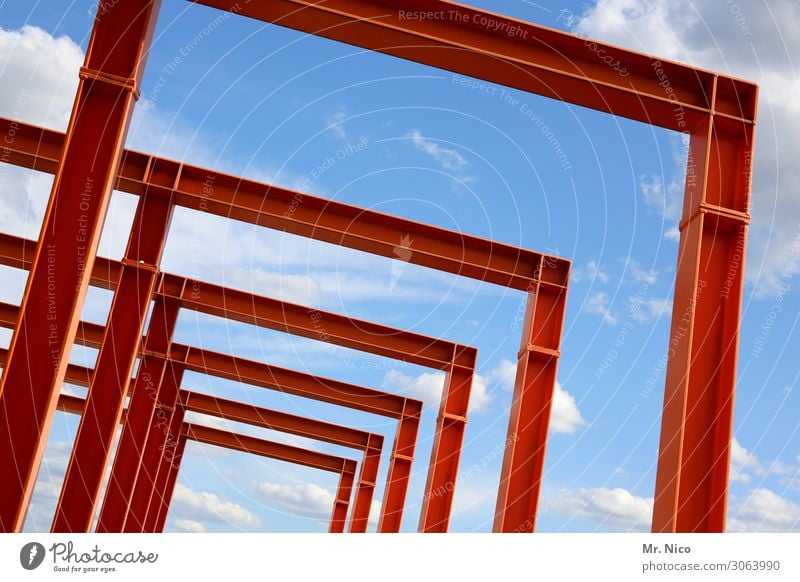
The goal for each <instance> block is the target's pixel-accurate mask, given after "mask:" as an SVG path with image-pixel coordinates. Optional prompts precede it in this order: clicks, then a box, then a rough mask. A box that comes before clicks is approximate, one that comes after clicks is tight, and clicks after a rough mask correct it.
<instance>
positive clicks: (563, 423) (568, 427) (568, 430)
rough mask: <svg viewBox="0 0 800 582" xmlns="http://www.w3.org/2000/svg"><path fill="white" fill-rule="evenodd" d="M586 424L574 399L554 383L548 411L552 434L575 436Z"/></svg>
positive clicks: (559, 385)
mask: <svg viewBox="0 0 800 582" xmlns="http://www.w3.org/2000/svg"><path fill="white" fill-rule="evenodd" d="M585 424H586V419H585V418H583V415H582V414H581V411H580V410H579V409H578V404H577V402H575V397H574V396H573V395H572V394H570V393H569V392H567V391H566V390H564V389H563V388H562V387H561V384H560V383H558V382H556V391H555V392H554V393H553V407H552V410H551V411H550V430H551V431H552V432H554V433H562V434H575V431H576V430H577V429H578V427H580V426H584V425H585Z"/></svg>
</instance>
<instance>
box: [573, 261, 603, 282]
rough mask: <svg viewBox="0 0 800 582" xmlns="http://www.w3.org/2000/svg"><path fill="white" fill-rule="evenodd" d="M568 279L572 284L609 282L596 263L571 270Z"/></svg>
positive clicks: (591, 262) (589, 263) (590, 262)
mask: <svg viewBox="0 0 800 582" xmlns="http://www.w3.org/2000/svg"><path fill="white" fill-rule="evenodd" d="M570 278H571V279H572V282H573V283H580V282H581V281H592V282H594V281H597V282H599V283H604V284H605V283H608V282H609V281H610V280H611V277H609V275H608V273H606V272H605V270H603V268H601V266H600V264H599V263H598V262H597V261H589V262H588V263H586V264H585V265H580V266H575V267H573V268H572V273H571V274H570Z"/></svg>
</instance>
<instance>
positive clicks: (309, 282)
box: [228, 266, 320, 305]
mask: <svg viewBox="0 0 800 582" xmlns="http://www.w3.org/2000/svg"><path fill="white" fill-rule="evenodd" d="M228 276H229V277H230V283H232V284H233V285H232V286H234V287H244V288H246V289H248V290H252V291H253V292H254V293H257V294H259V295H266V296H268V297H274V298H276V299H281V300H283V301H291V302H292V303H301V304H304V305H311V304H315V303H316V302H317V299H318V298H319V296H320V284H319V282H318V281H316V280H315V279H313V278H312V277H309V276H307V275H292V274H286V273H276V272H274V271H267V270H265V269H262V268H261V267H256V266H254V267H251V268H249V269H243V268H241V267H234V268H232V269H230V270H229V271H228Z"/></svg>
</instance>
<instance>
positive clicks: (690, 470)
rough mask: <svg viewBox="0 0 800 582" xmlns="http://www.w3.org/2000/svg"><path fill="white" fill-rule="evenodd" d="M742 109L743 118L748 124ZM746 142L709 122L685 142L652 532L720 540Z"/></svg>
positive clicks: (749, 139)
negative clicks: (704, 535) (686, 150)
mask: <svg viewBox="0 0 800 582" xmlns="http://www.w3.org/2000/svg"><path fill="white" fill-rule="evenodd" d="M714 89H715V93H716V90H717V83H715V87H714ZM712 103H713V101H712ZM748 105H749V106H750V107H751V109H752V111H748V112H746V113H745V114H744V115H743V117H746V118H754V117H755V111H754V104H748V103H743V104H742V107H744V108H747V107H748ZM753 133H754V125H753V124H749V123H743V122H742V121H738V120H734V119H732V118H730V117H727V116H725V115H720V114H712V115H711V116H709V118H708V120H707V121H706V122H705V123H704V124H703V125H701V127H699V128H697V129H696V130H695V131H694V132H693V134H692V136H691V141H690V145H689V165H688V170H687V174H686V197H685V199H684V207H683V220H682V221H681V224H680V229H681V239H680V247H679V251H678V271H677V277H676V283H675V306H674V310H673V316H672V330H671V335H670V345H669V352H668V356H669V361H668V366H667V381H666V389H665V393H664V413H663V417H662V424H661V443H660V448H659V457H658V471H657V475H656V492H655V506H654V511H653V531H655V532H721V531H724V530H725V513H726V505H727V488H728V470H729V461H730V441H731V436H732V425H733V396H734V389H735V382H736V356H737V348H738V339H739V325H738V322H739V317H740V312H741V304H742V290H743V284H744V279H743V273H744V248H745V241H746V234H747V224H748V223H749V218H750V217H749V209H750V206H749V205H750V164H751V159H752V152H753Z"/></svg>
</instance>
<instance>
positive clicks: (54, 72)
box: [0, 25, 83, 131]
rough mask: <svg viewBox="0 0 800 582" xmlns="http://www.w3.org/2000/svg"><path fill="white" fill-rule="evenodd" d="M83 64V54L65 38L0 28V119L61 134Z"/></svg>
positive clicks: (27, 28) (31, 29) (33, 28)
mask: <svg viewBox="0 0 800 582" xmlns="http://www.w3.org/2000/svg"><path fill="white" fill-rule="evenodd" d="M82 64H83V51H82V50H81V48H80V47H79V46H78V45H77V44H76V43H75V42H74V41H73V40H72V39H70V38H69V37H67V36H61V37H58V38H55V37H53V36H52V35H51V34H50V33H48V32H46V31H44V30H42V29H41V28H38V27H36V26H29V25H25V26H23V27H22V28H21V29H20V30H4V29H2V28H0V78H2V82H3V90H2V91H0V115H3V116H6V117H13V118H16V119H20V120H23V121H26V122H27V123H32V124H35V125H44V126H46V127H51V128H53V129H58V130H61V131H64V130H65V129H66V128H67V123H68V122H69V116H70V112H71V110H72V101H73V99H74V98H75V91H76V90H77V88H78V70H79V69H80V66H81V65H82Z"/></svg>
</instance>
